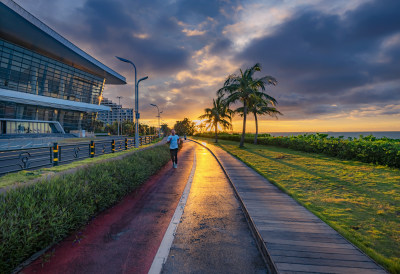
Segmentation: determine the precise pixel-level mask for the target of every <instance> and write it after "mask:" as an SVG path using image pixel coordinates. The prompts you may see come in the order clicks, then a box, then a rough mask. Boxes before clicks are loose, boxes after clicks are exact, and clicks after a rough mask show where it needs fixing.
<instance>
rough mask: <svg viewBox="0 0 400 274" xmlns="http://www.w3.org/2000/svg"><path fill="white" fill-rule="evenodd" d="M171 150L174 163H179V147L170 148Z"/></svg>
mask: <svg viewBox="0 0 400 274" xmlns="http://www.w3.org/2000/svg"><path fill="white" fill-rule="evenodd" d="M169 152H170V153H171V160H172V162H173V163H175V164H177V163H178V149H177V148H174V149H170V150H169Z"/></svg>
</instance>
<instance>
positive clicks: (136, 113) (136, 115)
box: [115, 56, 148, 148]
mask: <svg viewBox="0 0 400 274" xmlns="http://www.w3.org/2000/svg"><path fill="white" fill-rule="evenodd" d="M115 57H116V58H117V59H118V60H120V61H122V62H125V63H129V64H131V65H132V66H133V68H134V69H135V119H136V124H135V147H136V148H138V147H139V118H140V114H139V90H138V87H139V82H140V81H143V80H146V79H147V78H148V77H147V76H146V77H143V78H141V79H140V80H139V81H137V72H136V66H135V64H134V63H133V62H132V61H129V60H128V59H125V58H121V57H118V56H115Z"/></svg>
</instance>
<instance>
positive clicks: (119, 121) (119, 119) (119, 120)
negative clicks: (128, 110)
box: [117, 96, 124, 136]
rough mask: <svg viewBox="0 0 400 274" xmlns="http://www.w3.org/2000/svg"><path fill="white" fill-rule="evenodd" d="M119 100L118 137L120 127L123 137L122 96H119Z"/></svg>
mask: <svg viewBox="0 0 400 274" xmlns="http://www.w3.org/2000/svg"><path fill="white" fill-rule="evenodd" d="M117 98H118V123H117V124H118V136H119V127H120V126H121V135H122V125H121V123H122V122H121V98H124V97H122V96H117Z"/></svg>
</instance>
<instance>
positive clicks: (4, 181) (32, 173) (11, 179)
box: [0, 138, 162, 188]
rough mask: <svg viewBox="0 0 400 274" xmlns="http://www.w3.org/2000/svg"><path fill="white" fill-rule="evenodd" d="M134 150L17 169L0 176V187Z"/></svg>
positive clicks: (134, 149)
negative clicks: (48, 166)
mask: <svg viewBox="0 0 400 274" xmlns="http://www.w3.org/2000/svg"><path fill="white" fill-rule="evenodd" d="M161 140H162V139H161V138H157V139H155V140H154V141H153V142H152V143H150V144H148V145H143V146H140V148H139V149H141V148H145V147H148V146H150V145H152V144H154V143H157V142H159V141H161ZM136 150H138V149H137V148H131V149H128V150H124V151H119V152H116V153H110V154H104V155H101V156H98V157H95V158H87V159H84V160H81V161H75V162H71V163H69V164H63V165H59V166H54V167H50V168H41V169H36V170H22V171H19V172H16V173H10V174H6V175H4V176H2V177H0V188H3V187H7V186H11V185H15V184H18V183H25V182H28V181H31V180H34V179H38V178H41V177H46V176H47V175H49V174H54V173H59V172H62V171H66V170H69V169H72V168H77V167H80V166H83V165H91V164H96V163H98V162H102V161H104V160H107V159H111V158H115V157H119V156H122V155H125V154H129V153H131V152H132V151H136Z"/></svg>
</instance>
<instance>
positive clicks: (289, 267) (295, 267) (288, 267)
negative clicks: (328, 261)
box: [276, 263, 385, 274]
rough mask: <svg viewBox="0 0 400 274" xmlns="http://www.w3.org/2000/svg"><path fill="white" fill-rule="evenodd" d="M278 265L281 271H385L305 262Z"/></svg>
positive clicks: (368, 273)
mask: <svg viewBox="0 0 400 274" xmlns="http://www.w3.org/2000/svg"><path fill="white" fill-rule="evenodd" d="M276 266H277V267H278V270H279V272H280V273H287V272H286V271H294V272H297V271H303V272H308V273H345V274H360V273H362V274H376V273H385V272H384V271H383V270H381V269H367V268H359V267H341V266H318V265H304V264H288V263H277V264H276Z"/></svg>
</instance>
